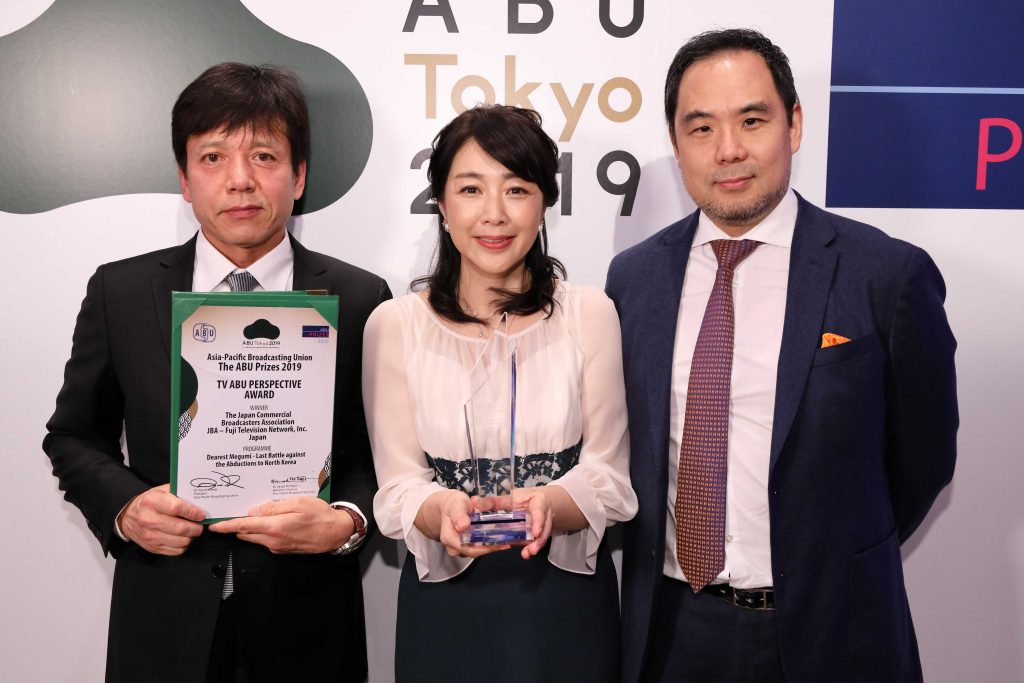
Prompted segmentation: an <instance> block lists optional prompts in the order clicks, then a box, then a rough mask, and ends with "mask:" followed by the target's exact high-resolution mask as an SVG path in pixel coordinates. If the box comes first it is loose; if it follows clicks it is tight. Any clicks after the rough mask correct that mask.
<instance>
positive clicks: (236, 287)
mask: <svg viewBox="0 0 1024 683" xmlns="http://www.w3.org/2000/svg"><path fill="white" fill-rule="evenodd" d="M224 280H225V281H226V282H227V283H228V287H230V288H231V291H232V292H251V291H252V290H254V289H256V287H257V286H258V285H259V284H260V283H259V282H257V280H256V278H255V277H253V274H252V273H250V272H249V271H247V270H240V271H238V272H237V273H231V274H230V275H228V276H227V277H226V278H224Z"/></svg>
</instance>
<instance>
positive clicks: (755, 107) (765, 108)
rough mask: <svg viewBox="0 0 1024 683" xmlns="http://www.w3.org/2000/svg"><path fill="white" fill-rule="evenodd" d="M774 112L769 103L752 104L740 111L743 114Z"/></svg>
mask: <svg viewBox="0 0 1024 683" xmlns="http://www.w3.org/2000/svg"><path fill="white" fill-rule="evenodd" d="M771 111H772V106H771V105H769V104H768V103H767V102H751V103H750V104H748V105H747V106H745V107H743V108H742V109H740V113H741V114H749V113H750V112H762V113H764V114H768V113H770V112H771Z"/></svg>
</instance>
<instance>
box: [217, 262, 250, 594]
mask: <svg viewBox="0 0 1024 683" xmlns="http://www.w3.org/2000/svg"><path fill="white" fill-rule="evenodd" d="M224 281H225V282H227V283H228V287H230V288H231V291H232V292H251V291H252V290H254V289H256V287H258V286H259V284H260V283H259V282H257V281H256V278H255V277H253V275H252V273H250V272H249V271H247V270H240V271H238V272H236V273H231V274H230V275H228V276H227V277H226V278H224ZM234 592H235V556H234V554H233V553H228V566H227V569H226V570H225V571H224V588H222V589H221V592H220V597H221V599H222V600H227V599H228V598H230V597H231V594H232V593H234Z"/></svg>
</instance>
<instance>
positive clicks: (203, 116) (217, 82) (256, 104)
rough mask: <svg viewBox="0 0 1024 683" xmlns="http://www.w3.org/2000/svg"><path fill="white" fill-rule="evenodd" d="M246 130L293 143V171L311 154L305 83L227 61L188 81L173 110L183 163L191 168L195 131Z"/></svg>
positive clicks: (176, 145) (290, 75)
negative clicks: (189, 147)
mask: <svg viewBox="0 0 1024 683" xmlns="http://www.w3.org/2000/svg"><path fill="white" fill-rule="evenodd" d="M241 128H248V129H249V130H250V131H251V132H253V133H256V132H266V131H274V132H280V133H283V134H284V136H285V137H286V138H288V144H289V146H290V147H291V155H292V170H293V171H294V172H296V173H298V171H299V164H301V163H302V162H304V161H306V160H307V159H308V158H309V109H308V108H307V106H306V98H305V96H304V95H303V94H302V82H301V81H300V80H299V77H298V76H296V75H295V74H293V73H292V72H290V71H286V70H284V69H280V68H278V67H274V66H266V65H264V66H253V65H250V64H239V63H238V62H224V63H223V64H217V65H215V66H211V67H210V68H209V69H207V70H206V71H204V72H203V73H202V74H200V75H199V78H197V79H196V80H194V81H192V82H191V83H189V84H188V85H187V86H186V87H185V89H184V90H182V91H181V94H180V95H178V100H177V101H176V102H175V103H174V109H173V110H172V111H171V146H172V147H173V148H174V158H175V160H176V161H177V162H178V167H179V168H180V169H181V170H182V171H183V172H185V171H186V170H187V158H186V151H185V149H186V144H187V143H188V139H189V138H190V137H191V136H193V135H202V134H204V133H208V132H210V131H216V130H221V129H224V130H226V131H227V132H229V133H233V132H235V131H236V130H239V129H241Z"/></svg>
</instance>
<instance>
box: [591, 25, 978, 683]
mask: <svg viewBox="0 0 1024 683" xmlns="http://www.w3.org/2000/svg"><path fill="white" fill-rule="evenodd" d="M665 111H666V117H667V120H668V124H669V135H670V138H671V140H672V145H673V148H674V150H675V156H676V160H677V162H678V165H679V169H680V171H681V172H682V177H683V183H684V185H685V186H686V189H687V191H688V192H689V194H690V195H691V197H693V199H694V201H695V203H696V204H697V206H698V209H699V210H698V211H697V212H695V213H694V214H692V215H690V216H688V217H687V218H684V219H683V220H681V221H679V222H677V223H674V224H673V225H670V226H669V227H667V228H665V229H664V230H662V231H661V232H659V233H657V234H656V235H654V236H653V237H651V238H650V239H648V240H646V241H644V242H642V243H641V244H638V245H636V246H635V247H633V248H631V249H628V250H627V251H625V252H623V253H622V254H619V255H618V256H617V257H616V258H615V259H614V261H613V262H612V264H611V267H610V269H609V272H608V285H607V289H608V293H609V295H610V296H611V298H612V299H613V301H614V302H615V305H616V307H617V309H618V311H619V316H620V319H621V323H622V348H623V355H624V367H625V376H626V385H627V401H628V405H629V428H630V443H631V449H632V450H631V453H632V461H631V475H632V481H633V486H634V487H635V489H636V492H637V494H638V497H639V500H640V511H639V514H638V515H637V517H636V518H635V519H634V520H633V521H632V522H631V523H630V524H628V525H627V526H626V530H625V549H624V554H623V596H622V599H623V604H622V611H623V615H622V616H623V629H624V639H623V641H624V649H623V660H624V661H623V666H624V670H623V680H624V681H627V682H628V683H634V682H635V681H673V682H675V681H700V682H714V681H808V682H811V681H813V682H815V683H820V682H822V681H829V682H830V683H834V682H836V681H854V680H855V681H872V682H875V683H877V682H881V681H919V680H921V677H922V674H921V664H920V659H919V656H918V650H917V643H916V639H915V635H914V629H913V625H912V622H911V618H910V611H909V607H908V604H907V595H906V590H905V588H904V582H903V573H902V565H901V556H900V544H901V543H902V542H904V541H905V540H906V539H907V538H909V536H910V535H911V534H912V533H913V532H914V530H915V529H916V528H917V527H918V525H919V524H920V523H921V521H922V520H923V519H924V517H925V515H926V513H927V512H928V509H929V508H930V507H931V505H932V503H933V502H934V500H935V497H936V496H937V495H938V493H939V491H941V490H942V488H943V487H944V486H945V485H946V484H947V483H949V481H950V479H951V477H952V474H953V467H954V463H955V460H956V430H957V424H958V417H957V405H956V386H955V384H956V378H955V370H954V365H953V353H954V349H955V347H956V342H955V340H954V339H953V335H952V333H951V331H950V329H949V326H948V324H947V322H946V316H945V313H944V311H943V299H944V297H945V286H944V284H943V281H942V277H941V276H940V274H939V272H938V270H937V269H936V267H935V265H934V263H933V262H932V260H931V259H930V258H929V257H928V255H927V254H926V253H925V252H924V251H922V250H921V249H919V248H917V247H915V246H913V245H910V244H907V243H906V242H902V241H899V240H896V239H893V238H890V237H888V236H886V235H885V234H883V233H882V232H880V231H879V230H877V229H875V228H872V227H870V226H867V225H863V224H860V223H856V222H854V221H851V220H848V219H845V218H842V217H840V216H837V215H834V214H831V213H827V212H825V211H822V210H821V209H819V208H817V207H815V206H813V205H811V204H810V203H808V202H807V201H805V200H804V199H803V198H802V197H800V196H799V195H797V194H796V193H795V192H793V191H792V190H791V189H790V188H789V178H790V170H791V163H792V155H793V154H795V153H796V151H797V150H798V149H799V146H800V139H801V133H802V126H803V112H802V110H801V108H800V104H799V102H798V99H797V95H796V88H795V86H794V84H793V76H792V73H791V71H790V68H789V64H788V60H787V58H786V56H785V55H784V54H783V53H782V51H781V50H779V48H778V47H776V46H775V45H773V44H772V43H771V42H770V41H769V40H768V39H766V38H765V37H764V36H762V35H761V34H759V33H756V32H754V31H748V30H735V29H734V30H724V31H714V32H709V33H705V34H701V35H699V36H697V37H695V38H693V39H692V40H690V41H689V42H688V43H686V44H685V45H684V46H683V47H682V48H681V49H680V50H679V52H678V53H677V55H676V57H675V59H674V61H673V63H672V65H671V67H670V68H669V72H668V77H667V80H666V85H665Z"/></svg>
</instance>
